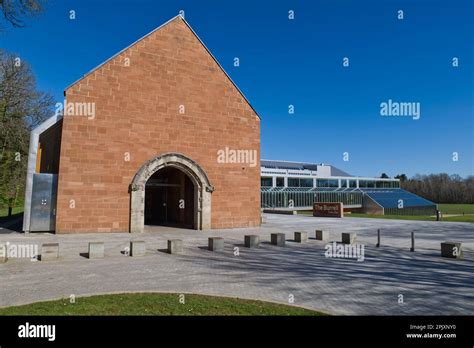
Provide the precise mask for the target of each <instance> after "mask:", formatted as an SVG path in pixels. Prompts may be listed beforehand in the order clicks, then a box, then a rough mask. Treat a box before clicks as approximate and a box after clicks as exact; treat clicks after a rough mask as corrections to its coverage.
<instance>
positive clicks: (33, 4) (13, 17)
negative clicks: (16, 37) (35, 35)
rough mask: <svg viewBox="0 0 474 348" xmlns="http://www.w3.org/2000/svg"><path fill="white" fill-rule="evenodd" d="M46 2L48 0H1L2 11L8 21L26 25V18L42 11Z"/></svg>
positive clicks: (19, 25)
mask: <svg viewBox="0 0 474 348" xmlns="http://www.w3.org/2000/svg"><path fill="white" fill-rule="evenodd" d="M45 3H46V0H0V12H1V13H2V14H3V17H4V19H5V21H6V22H8V23H10V24H11V25H13V26H14V27H24V25H25V24H24V19H25V18H28V17H33V16H36V15H37V14H39V13H40V12H42V11H43V9H44V5H45ZM0 28H1V27H0Z"/></svg>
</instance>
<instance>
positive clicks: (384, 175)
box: [380, 173, 390, 179]
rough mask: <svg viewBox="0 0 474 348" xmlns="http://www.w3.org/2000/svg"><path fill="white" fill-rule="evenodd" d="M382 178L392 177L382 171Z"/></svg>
mask: <svg viewBox="0 0 474 348" xmlns="http://www.w3.org/2000/svg"><path fill="white" fill-rule="evenodd" d="M380 178H382V179H388V178H390V177H389V176H388V175H387V174H385V173H382V175H380Z"/></svg>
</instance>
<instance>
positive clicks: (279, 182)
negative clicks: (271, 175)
mask: <svg viewBox="0 0 474 348" xmlns="http://www.w3.org/2000/svg"><path fill="white" fill-rule="evenodd" d="M276 185H277V187H283V186H285V178H276Z"/></svg>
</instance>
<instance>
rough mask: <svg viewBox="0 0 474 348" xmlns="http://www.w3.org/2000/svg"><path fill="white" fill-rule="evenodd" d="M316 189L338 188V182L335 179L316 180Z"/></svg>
mask: <svg viewBox="0 0 474 348" xmlns="http://www.w3.org/2000/svg"><path fill="white" fill-rule="evenodd" d="M316 186H317V187H336V188H337V187H339V180H337V179H317V180H316Z"/></svg>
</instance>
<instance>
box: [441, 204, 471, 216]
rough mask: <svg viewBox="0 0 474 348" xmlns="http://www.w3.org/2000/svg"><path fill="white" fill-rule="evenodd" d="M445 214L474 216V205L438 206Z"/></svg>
mask: <svg viewBox="0 0 474 348" xmlns="http://www.w3.org/2000/svg"><path fill="white" fill-rule="evenodd" d="M438 209H439V210H441V212H442V213H443V214H462V213H465V214H474V204H438Z"/></svg>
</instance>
